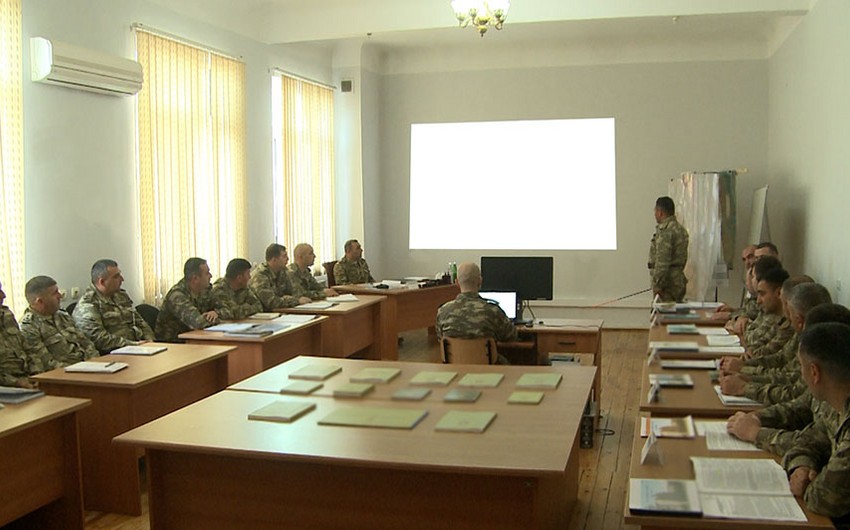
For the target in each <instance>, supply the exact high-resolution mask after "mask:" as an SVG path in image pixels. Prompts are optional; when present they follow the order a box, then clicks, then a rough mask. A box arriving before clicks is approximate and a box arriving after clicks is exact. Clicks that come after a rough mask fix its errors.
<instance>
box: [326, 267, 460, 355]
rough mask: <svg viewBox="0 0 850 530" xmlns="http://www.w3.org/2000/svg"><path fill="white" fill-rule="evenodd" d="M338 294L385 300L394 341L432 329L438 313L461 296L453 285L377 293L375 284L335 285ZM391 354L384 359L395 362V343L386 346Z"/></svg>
mask: <svg viewBox="0 0 850 530" xmlns="http://www.w3.org/2000/svg"><path fill="white" fill-rule="evenodd" d="M334 289H335V290H336V291H339V292H340V293H352V294H354V295H361V294H371V295H381V296H386V297H387V299H386V301H385V302H384V309H385V311H386V322H387V325H388V331H387V333H389V334H391V335H392V336H393V337H397V336H398V334H399V333H401V332H402V331H410V330H414V329H420V328H433V327H434V323H435V321H436V319H437V309H438V308H439V307H440V306H441V305H443V304H444V303H446V302H448V301H449V300H454V299H455V297H456V296H457V295H458V293H460V289H459V288H458V286H457V285H456V284H449V285H437V286H434V287H422V288H418V287H417V288H413V289H409V288H407V286H406V285H405V286H402V287H398V288H392V289H378V288H376V287H375V286H374V284H369V283H358V284H354V285H335V286H334ZM387 346H388V347H389V348H390V351H389V352H388V353H387V354H385V355H384V357H385V358H387V359H398V343H395V344H391V345H390V344H388V345H387Z"/></svg>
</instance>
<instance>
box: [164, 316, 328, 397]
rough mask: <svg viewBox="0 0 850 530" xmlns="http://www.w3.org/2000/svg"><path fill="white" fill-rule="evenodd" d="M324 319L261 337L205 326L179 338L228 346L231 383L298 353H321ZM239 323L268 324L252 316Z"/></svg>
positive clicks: (229, 379) (317, 319) (291, 326)
mask: <svg viewBox="0 0 850 530" xmlns="http://www.w3.org/2000/svg"><path fill="white" fill-rule="evenodd" d="M326 320H327V317H323V316H318V317H316V318H314V319H312V320H310V321H309V322H302V323H298V324H292V325H289V326H287V327H286V328H284V329H280V330H278V331H275V332H274V333H272V334H270V335H266V336H262V337H246V336H233V335H228V334H226V333H225V332H223V331H208V330H205V329H196V330H192V331H187V332H185V333H181V334H180V335H179V337H180V339H181V340H184V341H186V344H195V345H199V346H201V345H210V344H220V345H224V346H228V347H229V348H230V350H231V351H230V353H229V354H228V355H227V383H228V384H233V383H235V382H236V381H241V380H242V379H245V378H246V377H250V376H252V375H254V374H256V373H259V372H262V371H263V370H265V369H266V368H269V367H271V366H275V365H277V364H280V363H282V362H285V361H288V360H289V359H292V358H293V357H296V356H298V355H310V354H315V355H320V354H321V353H322V348H323V346H322V325H323V323H324V322H325V321H326ZM240 322H252V323H255V324H264V323H268V321H262V320H251V319H247V320H243V321H240Z"/></svg>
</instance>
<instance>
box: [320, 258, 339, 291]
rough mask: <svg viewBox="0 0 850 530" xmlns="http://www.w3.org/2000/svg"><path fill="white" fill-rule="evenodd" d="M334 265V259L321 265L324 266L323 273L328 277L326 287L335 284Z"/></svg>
mask: <svg viewBox="0 0 850 530" xmlns="http://www.w3.org/2000/svg"><path fill="white" fill-rule="evenodd" d="M334 265H336V260H334V261H326V262H324V263H322V267H324V268H325V275H326V276H327V277H328V287H333V286H334V285H336V278H334Z"/></svg>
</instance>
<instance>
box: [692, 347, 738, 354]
mask: <svg viewBox="0 0 850 530" xmlns="http://www.w3.org/2000/svg"><path fill="white" fill-rule="evenodd" d="M698 351H699V352H700V353H707V354H709V355H718V354H721V355H743V354H744V347H743V346H700V347H699V349H698Z"/></svg>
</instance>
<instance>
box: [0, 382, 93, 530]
mask: <svg viewBox="0 0 850 530" xmlns="http://www.w3.org/2000/svg"><path fill="white" fill-rule="evenodd" d="M88 405H89V401H88V400H85V399H74V398H64V397H54V396H42V397H39V398H35V399H31V400H29V401H26V402H24V403H20V404H14V405H13V404H9V405H5V406H4V408H3V409H2V410H0V454H2V455H3V458H1V459H0V477H2V480H0V526H3V525H5V524H7V523H10V522H12V521H16V520H19V519H20V520H19V521H18V525H19V527H21V528H67V529H77V530H82V528H83V527H84V523H83V496H82V486H81V483H80V453H79V439H78V432H77V415H78V414H79V413H80V411H82V410H83V409H84V408H85V407H87V406H88Z"/></svg>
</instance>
